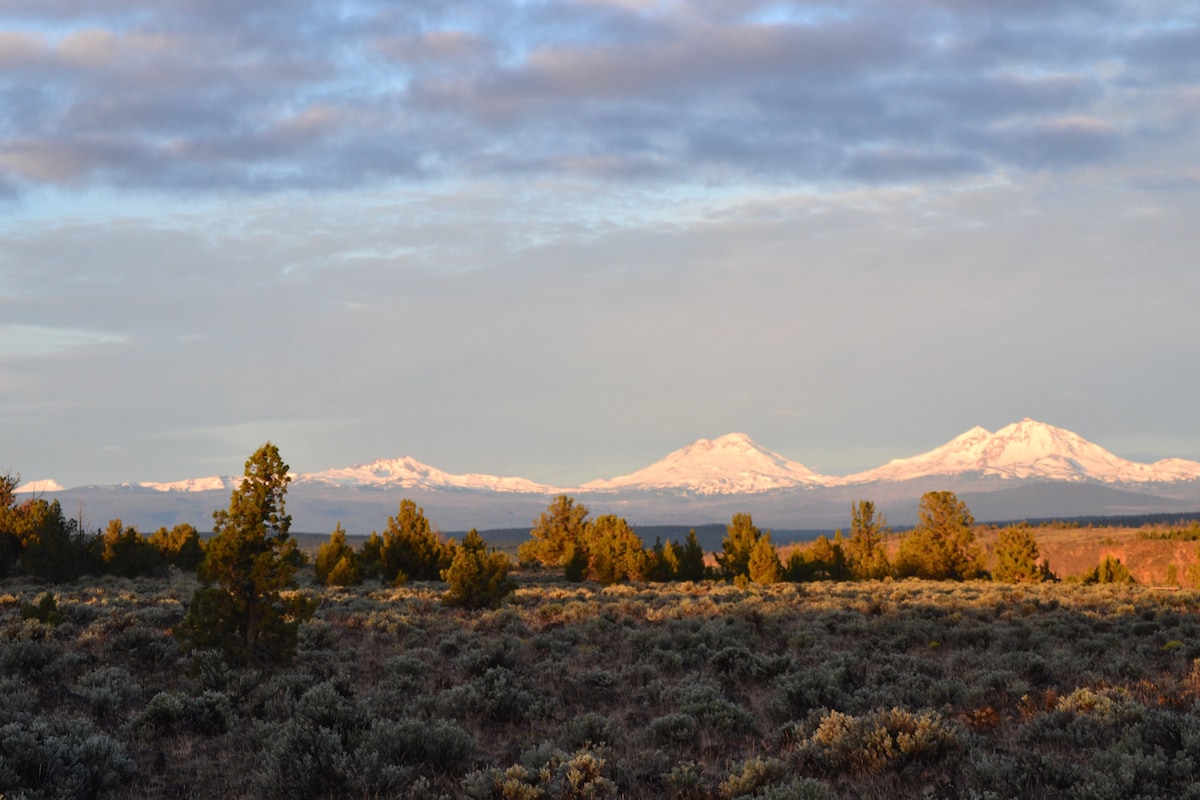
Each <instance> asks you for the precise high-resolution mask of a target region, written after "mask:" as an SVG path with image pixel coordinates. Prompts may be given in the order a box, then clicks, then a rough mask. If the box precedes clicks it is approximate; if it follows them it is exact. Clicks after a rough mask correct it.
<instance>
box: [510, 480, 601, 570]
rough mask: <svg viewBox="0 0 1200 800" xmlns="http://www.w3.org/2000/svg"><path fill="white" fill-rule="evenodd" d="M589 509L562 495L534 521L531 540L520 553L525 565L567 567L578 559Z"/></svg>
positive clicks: (521, 548) (523, 546) (520, 549)
mask: <svg viewBox="0 0 1200 800" xmlns="http://www.w3.org/2000/svg"><path fill="white" fill-rule="evenodd" d="M587 516H588V510H587V508H586V507H584V506H583V505H581V504H579V503H576V502H575V500H574V499H573V498H571V497H568V496H567V495H565V494H560V495H559V496H558V497H556V498H554V500H553V501H551V503H550V505H549V507H547V508H546V510H545V511H543V512H542V513H541V515H540V516H539V517H538V518H537V519H535V520H534V521H533V528H532V530H530V531H529V537H530V538H529V541H527V542H525V543H523V544H522V545H521V547H520V548H519V549H518V551H517V555H518V557H519V558H520V559H521V561H522V562H524V563H532V562H537V563H539V564H542V565H543V566H548V567H561V566H564V565H565V564H566V562H567V560H568V558H569V557H573V558H574V559H575V560H579V558H580V554H579V553H578V548H577V547H576V546H577V545H579V544H580V539H581V537H582V536H583V533H584V529H585V528H586V526H587Z"/></svg>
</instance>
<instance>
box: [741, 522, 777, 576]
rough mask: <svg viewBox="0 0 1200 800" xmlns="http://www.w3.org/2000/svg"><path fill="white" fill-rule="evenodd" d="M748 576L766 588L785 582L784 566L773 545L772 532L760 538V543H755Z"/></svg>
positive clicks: (748, 566) (748, 565)
mask: <svg viewBox="0 0 1200 800" xmlns="http://www.w3.org/2000/svg"><path fill="white" fill-rule="evenodd" d="M747 574H749V576H750V580H752V581H754V582H755V583H758V584H761V585H764V586H766V585H769V584H772V583H779V582H780V581H781V580H783V565H782V564H780V563H779V554H778V553H776V552H775V545H773V544H771V533H770V531H768V532H767V533H764V534H763V535H762V536H760V537H758V541H756V542H755V543H754V549H753V550H751V551H750V561H749V563H748V564H747Z"/></svg>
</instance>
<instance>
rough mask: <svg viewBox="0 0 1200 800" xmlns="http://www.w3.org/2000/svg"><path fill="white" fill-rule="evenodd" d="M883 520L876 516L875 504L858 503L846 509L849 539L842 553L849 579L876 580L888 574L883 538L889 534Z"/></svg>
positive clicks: (884, 519) (888, 565)
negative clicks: (848, 516) (843, 553)
mask: <svg viewBox="0 0 1200 800" xmlns="http://www.w3.org/2000/svg"><path fill="white" fill-rule="evenodd" d="M891 532H892V531H891V528H889V527H888V524H887V519H886V518H884V516H883V515H882V514H880V515H878V516H876V514H875V504H874V503H873V502H871V501H870V500H858V501H855V502H854V503H853V504H851V506H850V539H849V540H848V541H847V542H846V543H845V545H844V547H843V550H844V552H845V554H846V566H847V568H848V569H849V572H850V577H852V578H854V579H855V580H879V579H881V578H886V577H887V576H888V575H890V574H891V572H892V565H891V563H890V562H889V561H888V556H887V550H886V549H885V548H884V545H883V541H884V539H885V538H886V537H887V536H889V535H890V534H891Z"/></svg>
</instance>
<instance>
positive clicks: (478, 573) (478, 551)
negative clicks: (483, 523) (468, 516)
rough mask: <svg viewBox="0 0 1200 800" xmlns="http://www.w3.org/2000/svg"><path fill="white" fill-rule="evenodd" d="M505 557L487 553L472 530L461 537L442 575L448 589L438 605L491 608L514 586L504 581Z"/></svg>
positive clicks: (507, 565)
mask: <svg viewBox="0 0 1200 800" xmlns="http://www.w3.org/2000/svg"><path fill="white" fill-rule="evenodd" d="M509 566H510V565H509V561H508V556H506V555H504V554H503V553H499V552H497V551H496V550H495V549H494V548H492V549H489V548H488V547H487V544H486V543H485V542H484V541H483V537H481V536H480V535H479V533H478V532H477V531H476V530H475V529H474V528H472V529H471V530H470V531H468V532H467V535H466V536H465V537H463V540H462V544H460V545H459V546H458V548H457V550H456V551H455V553H454V560H453V561H451V562H450V566H449V567H447V568H446V569H444V570H443V571H442V580H444V581H445V582H446V583H447V584H449V589H448V590H447V591H446V594H445V595H444V596H443V597H442V601H443V602H444V603H446V604H447V605H451V606H462V607H464V608H494V607H496V606H498V605H500V601H501V600H503V599H504V598H505V597H506V596H507V595H509V594H510V593H512V591H513V590H514V589H516V588H517V585H516V584H515V583H513V582H512V581H510V580H509V579H508V570H509Z"/></svg>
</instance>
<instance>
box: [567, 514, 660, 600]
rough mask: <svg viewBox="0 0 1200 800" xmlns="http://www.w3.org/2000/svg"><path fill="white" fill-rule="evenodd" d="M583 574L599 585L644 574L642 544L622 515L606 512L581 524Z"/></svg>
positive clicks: (644, 556) (639, 577)
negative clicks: (584, 570)
mask: <svg viewBox="0 0 1200 800" xmlns="http://www.w3.org/2000/svg"><path fill="white" fill-rule="evenodd" d="M582 539H583V541H582V544H583V547H584V549H585V551H586V553H587V564H588V567H587V577H588V578H590V579H591V580H594V581H598V582H600V583H603V584H613V583H617V582H619V581H623V580H630V579H633V580H640V579H642V578H645V577H646V570H647V567H648V558H647V555H646V546H645V544H644V543H643V542H642V539H641V537H640V536H638V535H637V534H636V533H635V532H634V530H633V528H630V527H629V523H627V522H626V521H625V520H624V519H623V518H621V517H618V516H615V515H613V514H606V515H605V516H602V517H597V518H596V519H594V520H592V521H591V522H589V523H588V524H587V525H586V526H585V527H584V533H583V537H582Z"/></svg>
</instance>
